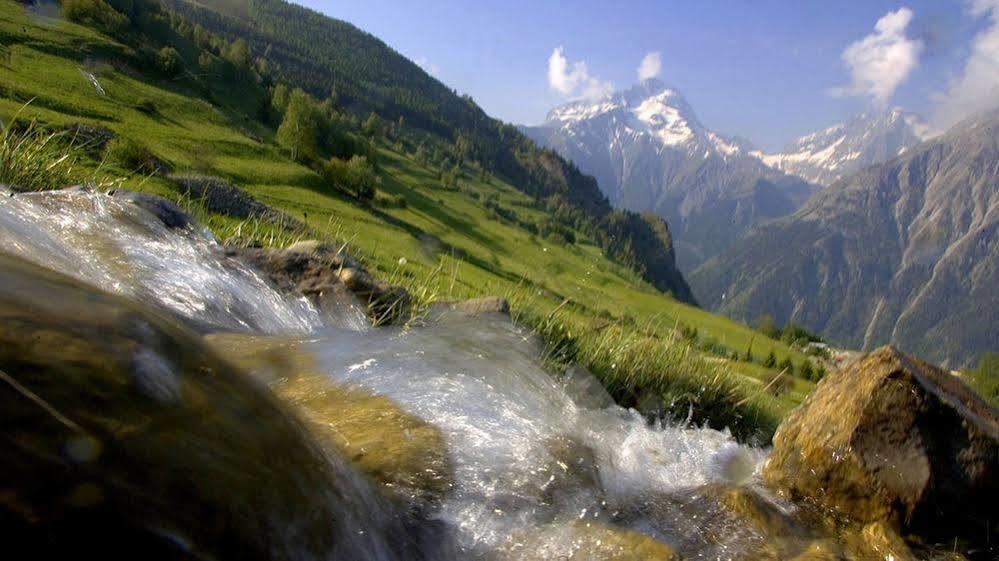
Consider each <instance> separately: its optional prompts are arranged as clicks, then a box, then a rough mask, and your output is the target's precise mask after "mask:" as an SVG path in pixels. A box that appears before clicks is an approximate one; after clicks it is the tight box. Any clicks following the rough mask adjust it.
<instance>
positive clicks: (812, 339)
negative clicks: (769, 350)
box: [780, 323, 822, 346]
mask: <svg viewBox="0 0 999 561" xmlns="http://www.w3.org/2000/svg"><path fill="white" fill-rule="evenodd" d="M780 340H781V341H784V342H785V343H787V344H789V345H798V346H804V345H806V344H808V343H820V342H822V338H821V337H819V336H818V335H816V334H815V333H812V332H811V331H809V330H807V329H805V328H804V327H802V326H800V325H797V324H794V323H788V324H787V325H785V326H784V327H783V329H781V330H780Z"/></svg>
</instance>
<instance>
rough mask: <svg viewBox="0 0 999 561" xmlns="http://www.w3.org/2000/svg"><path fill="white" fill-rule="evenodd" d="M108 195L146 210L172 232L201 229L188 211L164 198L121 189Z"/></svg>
mask: <svg viewBox="0 0 999 561" xmlns="http://www.w3.org/2000/svg"><path fill="white" fill-rule="evenodd" d="M108 194H109V195H111V196H113V197H115V198H117V199H122V200H126V201H128V202H130V203H132V204H134V205H135V206H137V207H139V208H142V209H144V210H146V211H147V212H149V213H150V214H152V215H153V216H155V217H156V218H158V219H159V221H160V222H162V223H163V224H164V225H165V226H166V227H167V228H170V229H171V230H180V229H184V228H191V227H199V228H200V226H198V224H197V222H196V221H195V220H194V218H192V217H191V215H190V214H188V213H187V211H185V210H184V209H182V208H180V207H179V206H178V205H177V204H175V203H173V202H171V201H168V200H167V199H164V198H163V197H157V196H155V195H147V194H145V193H135V192H133V191H124V190H121V189H116V190H114V191H110V192H109V193H108Z"/></svg>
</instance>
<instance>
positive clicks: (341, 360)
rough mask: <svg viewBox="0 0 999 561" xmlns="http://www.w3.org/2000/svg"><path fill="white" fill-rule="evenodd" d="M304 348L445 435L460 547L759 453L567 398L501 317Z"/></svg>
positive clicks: (600, 514) (327, 338) (506, 539)
mask: <svg viewBox="0 0 999 561" xmlns="http://www.w3.org/2000/svg"><path fill="white" fill-rule="evenodd" d="M307 348H308V349H309V350H310V351H311V352H312V353H314V355H315V356H316V358H317V362H318V364H320V365H321V368H322V369H323V370H324V371H325V372H326V373H328V374H329V375H330V376H331V377H333V379H335V380H336V381H339V382H343V383H349V384H356V385H358V386H361V387H363V388H366V389H368V390H370V391H372V392H375V393H379V394H383V395H386V396H388V397H390V398H392V399H393V400H394V401H396V402H397V403H399V404H400V405H401V406H402V407H403V408H404V409H406V410H408V411H409V412H411V413H413V414H415V415H417V416H419V417H421V418H423V419H426V420H427V421H429V422H431V423H433V424H434V425H435V426H437V427H439V428H440V429H441V430H442V431H443V433H444V435H445V437H446V441H447V444H448V450H449V452H450V454H451V456H452V459H453V462H454V466H455V483H456V488H455V489H454V491H453V493H452V494H451V496H450V497H448V498H447V500H446V501H445V502H444V504H443V505H442V507H441V508H440V511H439V512H438V513H437V516H439V517H440V518H442V519H444V520H446V521H448V522H449V523H451V524H452V525H453V526H455V527H456V528H458V529H459V540H460V543H461V544H462V545H463V546H464V547H465V548H466V550H467V551H478V550H481V549H492V548H501V549H508V548H516V546H517V545H518V541H519V540H521V539H524V537H525V536H526V532H527V531H528V530H532V529H536V528H539V527H542V526H544V527H546V528H548V532H549V533H551V534H552V535H553V536H557V535H559V534H560V533H562V532H563V530H564V528H565V526H566V525H572V524H575V523H577V522H581V521H582V522H586V521H594V522H607V521H612V520H617V519H621V518H625V517H629V516H626V515H629V514H634V512H633V510H634V507H635V505H638V504H641V503H642V502H643V501H644V500H645V499H647V498H649V497H654V496H656V495H666V494H669V493H672V492H675V491H680V490H683V489H689V488H693V487H697V486H700V485H703V484H705V483H708V482H711V481H725V482H732V483H743V482H745V481H747V480H749V479H751V478H752V477H753V473H754V471H755V469H756V466H758V464H759V462H760V461H761V460H762V457H763V455H762V453H761V452H760V451H759V450H754V449H750V448H746V447H743V446H740V445H738V444H737V443H735V442H734V440H733V439H732V438H731V437H730V436H729V435H728V434H726V433H722V432H718V431H715V430H711V429H696V428H680V427H670V426H650V425H649V424H648V423H647V422H646V420H645V419H644V418H642V417H641V416H640V415H638V414H637V413H636V412H634V411H628V410H624V409H622V408H620V407H618V406H615V405H612V404H611V405H607V406H605V407H596V408H594V407H593V406H592V405H590V402H592V396H591V395H575V396H574V395H572V393H573V392H572V388H573V387H574V386H577V385H579V384H578V382H579V380H578V379H572V378H570V379H568V380H565V379H559V378H557V377H554V376H552V375H551V374H550V373H549V372H547V371H545V370H544V369H543V368H542V367H541V366H540V364H539V361H538V357H539V351H540V349H539V348H538V345H537V343H536V341H535V340H534V338H533V337H532V336H530V335H529V334H528V333H526V332H525V331H523V330H522V329H520V328H518V327H516V326H514V325H513V324H512V323H510V322H509V321H508V320H506V319H505V318H502V317H473V318H466V317H461V316H456V317H453V318H451V319H450V320H448V321H444V322H440V323H437V324H434V325H430V326H427V327H423V328H420V329H413V330H408V331H402V330H395V329H385V330H379V331H377V332H374V333H370V334H366V335H359V334H356V333H347V332H329V331H327V332H324V333H321V334H319V337H316V338H315V339H313V340H312V341H311V342H309V343H308V344H307ZM576 376H577V377H579V376H587V374H585V373H584V374H579V373H577V374H576ZM630 518H632V520H631V521H630V524H631V525H632V526H634V527H636V528H643V529H646V530H648V529H650V528H651V526H649V524H648V521H646V520H641V519H640V518H641V517H630ZM678 530H680V531H682V529H678ZM654 534H660V535H658V536H657V537H661V538H664V539H666V540H667V541H677V540H676V538H679V537H680V536H670V535H662V532H661V531H655V532H654ZM565 545H566V547H571V540H570V541H569V542H567V543H566V544H565Z"/></svg>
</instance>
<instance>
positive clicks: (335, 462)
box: [0, 254, 433, 561]
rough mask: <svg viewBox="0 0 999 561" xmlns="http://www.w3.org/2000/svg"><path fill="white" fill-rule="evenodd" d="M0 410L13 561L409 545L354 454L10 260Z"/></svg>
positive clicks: (108, 305)
mask: <svg viewBox="0 0 999 561" xmlns="http://www.w3.org/2000/svg"><path fill="white" fill-rule="evenodd" d="M0 403H2V407H0V425H2V427H3V430H0V448H2V449H3V453H2V454H0V523H2V526H3V535H4V548H5V550H6V551H8V552H10V555H13V556H14V557H18V556H19V554H16V553H14V552H17V551H22V552H26V551H30V552H31V555H32V556H33V557H37V558H40V559H55V558H68V557H84V558H100V559H136V558H143V559H246V560H261V561H263V560H282V559H284V560H296V561H299V560H303V561H308V560H326V559H373V558H376V557H377V558H378V559H386V558H389V559H398V558H400V557H399V556H392V555H381V554H380V553H378V552H385V550H386V549H391V548H393V547H395V546H396V545H399V547H400V548H405V547H406V545H405V544H407V543H409V541H411V540H412V539H413V538H412V536H408V535H407V532H408V530H407V529H406V527H405V526H404V525H403V524H402V522H401V519H400V518H399V517H398V516H396V515H394V514H393V512H392V511H391V510H389V504H388V503H384V504H383V503H382V502H381V499H380V498H379V497H378V495H377V493H375V492H374V489H373V488H372V487H371V486H370V485H369V484H368V482H367V481H366V480H365V479H363V478H362V477H361V476H360V475H359V474H358V473H357V472H356V471H355V470H354V469H353V468H351V467H350V465H349V464H348V463H347V462H346V460H345V459H343V458H341V457H339V456H338V455H336V454H333V453H330V451H329V450H328V449H324V448H323V447H322V446H320V445H319V444H317V443H316V442H315V440H314V439H313V438H312V437H311V436H310V435H309V434H308V433H307V432H306V431H305V430H304V429H303V425H302V423H301V422H300V421H299V419H298V418H297V417H296V416H295V415H293V414H292V413H290V412H288V411H287V409H286V408H285V407H284V406H283V405H282V404H281V403H280V402H279V401H278V400H277V399H275V398H274V396H273V395H272V394H271V393H270V392H269V391H268V390H267V389H266V388H265V387H264V386H263V385H262V384H260V383H259V382H256V381H255V380H252V379H251V378H249V377H248V376H246V375H245V374H243V373H242V372H241V371H239V370H237V369H236V368H234V367H233V366H231V365H230V363H229V362H227V361H224V360H223V359H221V358H219V357H218V356H217V355H216V354H215V353H213V352H212V351H211V350H209V349H208V348H207V347H206V346H205V345H203V344H202V343H201V341H200V339H199V338H198V337H197V336H196V335H194V334H193V333H191V332H189V331H187V330H186V329H184V328H183V327H181V326H180V325H178V324H176V323H174V322H172V321H169V320H167V319H164V318H163V317H161V316H158V315H156V314H155V313H151V312H149V311H146V310H145V309H143V308H142V307H140V306H139V305H137V304H135V303H131V302H129V301H127V300H125V299H123V298H121V297H118V296H114V295H110V294H106V293H101V292H99V291H97V290H96V289H93V288H90V287H87V286H85V285H83V284H81V283H79V282H78V281H75V280H73V279H70V278H69V277H65V276H62V275H59V274H56V273H53V272H51V271H47V270H45V269H42V268H40V267H37V266H35V265H32V264H29V263H27V262H25V261H22V260H20V259H17V258H12V257H8V256H6V255H4V254H0ZM358 528H363V529H364V532H358ZM430 557H431V558H433V555H431V556H430ZM405 558H410V554H407V555H406V556H405Z"/></svg>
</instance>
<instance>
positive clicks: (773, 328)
mask: <svg viewBox="0 0 999 561" xmlns="http://www.w3.org/2000/svg"><path fill="white" fill-rule="evenodd" d="M754 323H755V325H754V326H755V327H756V330H757V331H759V332H760V333H762V334H764V335H766V336H767V337H770V338H771V339H780V329H778V328H777V324H776V323H774V318H772V317H771V316H769V315H767V314H763V315H761V316H760V317H758V318H756V321H755V322H754Z"/></svg>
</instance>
